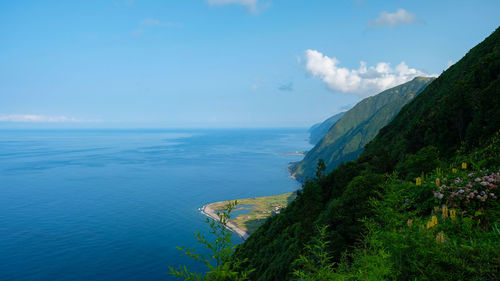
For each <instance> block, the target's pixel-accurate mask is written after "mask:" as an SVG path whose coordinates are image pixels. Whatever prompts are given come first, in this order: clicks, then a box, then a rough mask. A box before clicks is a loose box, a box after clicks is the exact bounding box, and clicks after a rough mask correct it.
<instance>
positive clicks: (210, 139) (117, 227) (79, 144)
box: [0, 128, 310, 281]
mask: <svg viewBox="0 0 500 281" xmlns="http://www.w3.org/2000/svg"><path fill="white" fill-rule="evenodd" d="M307 138H308V134H307V130H306V129H288V128H287V129H211V130H208V129H207V130H194V129H193V130H191V129H189V130H188V129H185V130H180V129H176V130H174V129H169V130H163V129H147V130H146V129H127V130H118V129H116V130H109V129H106V130H105V129H99V130H83V129H82V130H0V280H2V281H3V280H23V281H24V280H26V281H27V280H37V281H38V280H42V281H43V280H51V281H58V280H77V281H78V280H104V281H106V280H178V279H175V278H174V277H173V276H171V275H169V268H168V267H169V266H174V267H177V266H179V265H186V266H187V267H189V268H191V270H192V271H195V272H203V271H204V270H205V268H204V266H203V265H202V264H200V263H198V262H196V261H194V260H192V259H191V258H189V257H187V256H186V255H184V254H183V253H182V252H181V251H179V250H178V249H177V247H178V246H182V247H186V248H193V249H194V250H195V251H196V252H198V253H201V254H208V251H207V249H206V248H204V247H202V246H201V245H200V244H199V243H198V242H197V240H196V237H195V236H194V233H195V232H196V231H200V232H201V233H202V234H204V235H206V236H207V237H210V234H209V227H208V224H207V223H206V219H207V217H206V216H204V215H203V214H202V213H201V212H200V208H201V207H202V206H203V205H205V204H207V203H210V202H216V201H223V200H232V199H238V198H249V197H258V196H268V195H275V194H281V193H286V192H290V191H295V190H297V189H299V188H300V184H299V183H298V182H296V181H295V180H293V179H292V178H290V177H289V174H288V171H287V170H286V168H287V167H288V165H289V163H290V162H293V161H299V160H301V159H302V157H303V156H302V155H298V154H294V153H290V152H296V151H304V150H308V149H310V144H309V143H308V141H307ZM233 242H234V243H236V244H238V243H242V240H241V238H239V237H238V236H237V235H233Z"/></svg>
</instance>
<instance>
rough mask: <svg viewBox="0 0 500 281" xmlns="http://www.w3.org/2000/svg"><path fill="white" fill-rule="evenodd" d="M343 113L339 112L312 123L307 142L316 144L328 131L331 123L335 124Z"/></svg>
mask: <svg viewBox="0 0 500 281" xmlns="http://www.w3.org/2000/svg"><path fill="white" fill-rule="evenodd" d="M344 114H345V112H340V113H337V114H335V115H333V116H332V117H330V118H328V119H326V120H325V121H323V122H321V123H318V124H314V125H313V126H312V127H311V128H310V129H309V142H310V143H311V144H317V143H318V142H319V141H320V140H321V139H322V138H323V137H324V136H325V135H326V134H327V133H328V131H329V130H330V128H331V127H332V126H333V124H335V123H336V122H337V121H338V120H339V119H340V118H341V117H342V116H344Z"/></svg>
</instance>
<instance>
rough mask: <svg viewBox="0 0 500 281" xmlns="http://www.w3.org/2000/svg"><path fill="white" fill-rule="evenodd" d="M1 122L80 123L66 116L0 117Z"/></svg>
mask: <svg viewBox="0 0 500 281" xmlns="http://www.w3.org/2000/svg"><path fill="white" fill-rule="evenodd" d="M0 122H40V123H61V122H80V120H78V119H76V118H72V117H66V116H46V115H35V114H10V115H0Z"/></svg>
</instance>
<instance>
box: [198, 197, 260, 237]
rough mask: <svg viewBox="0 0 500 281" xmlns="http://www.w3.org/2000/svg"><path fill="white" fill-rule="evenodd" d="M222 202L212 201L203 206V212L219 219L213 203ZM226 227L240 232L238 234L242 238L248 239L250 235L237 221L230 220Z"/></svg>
mask: <svg viewBox="0 0 500 281" xmlns="http://www.w3.org/2000/svg"><path fill="white" fill-rule="evenodd" d="M217 203H221V202H215V203H210V204H207V205H205V206H203V207H202V208H201V212H202V213H203V214H204V215H205V216H207V217H210V218H212V219H214V220H216V221H219V216H217V212H216V211H215V210H214V209H213V208H212V207H211V205H213V204H217ZM226 227H227V228H228V229H229V230H231V231H232V232H234V233H236V234H238V236H240V237H241V239H243V240H246V239H247V238H248V237H249V236H250V235H248V233H247V232H246V231H244V230H243V229H241V228H239V227H238V226H237V225H236V224H235V223H233V222H232V221H231V220H229V221H228V222H227V224H226Z"/></svg>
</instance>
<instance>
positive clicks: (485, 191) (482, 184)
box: [434, 171, 500, 208]
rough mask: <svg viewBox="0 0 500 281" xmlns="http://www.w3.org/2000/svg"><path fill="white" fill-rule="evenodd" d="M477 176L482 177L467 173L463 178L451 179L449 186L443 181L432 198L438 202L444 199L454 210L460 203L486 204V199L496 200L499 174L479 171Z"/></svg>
mask: <svg viewBox="0 0 500 281" xmlns="http://www.w3.org/2000/svg"><path fill="white" fill-rule="evenodd" d="M479 174H482V175H476V174H475V173H469V174H468V175H467V176H466V177H464V178H460V177H457V178H455V179H453V180H452V181H451V182H450V183H449V184H447V182H448V180H447V179H444V180H443V182H444V183H443V184H442V185H441V186H439V187H438V188H437V190H435V191H434V197H435V198H437V199H439V200H443V199H445V200H446V203H447V204H448V205H449V206H452V207H454V208H456V207H458V206H459V205H461V203H464V204H471V203H473V202H478V203H480V202H486V200H488V199H489V200H496V199H497V197H498V196H497V193H498V187H499V184H500V172H497V173H489V172H488V171H481V172H480V173H479ZM474 205H477V204H474Z"/></svg>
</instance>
